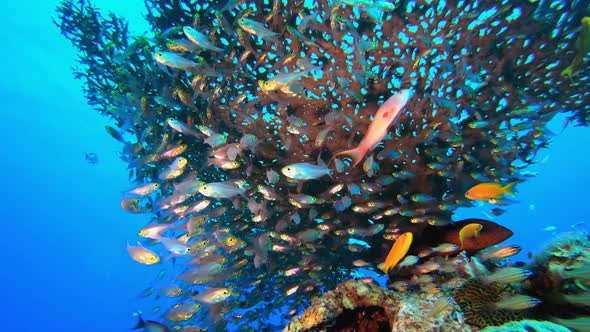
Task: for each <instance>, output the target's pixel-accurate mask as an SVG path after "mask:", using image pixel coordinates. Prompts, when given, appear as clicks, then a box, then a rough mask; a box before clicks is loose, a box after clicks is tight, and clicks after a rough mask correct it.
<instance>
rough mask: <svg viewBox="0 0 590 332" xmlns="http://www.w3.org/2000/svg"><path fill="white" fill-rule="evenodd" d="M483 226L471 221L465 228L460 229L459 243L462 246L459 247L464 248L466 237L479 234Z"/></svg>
mask: <svg viewBox="0 0 590 332" xmlns="http://www.w3.org/2000/svg"><path fill="white" fill-rule="evenodd" d="M482 228H483V226H482V225H481V224H478V223H471V224H467V225H465V226H463V228H461V230H460V231H459V243H460V244H461V247H460V248H459V249H463V242H464V241H465V239H470V238H474V237H477V236H479V232H480V231H481V229H482Z"/></svg>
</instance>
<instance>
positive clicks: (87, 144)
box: [0, 0, 590, 332]
mask: <svg viewBox="0 0 590 332" xmlns="http://www.w3.org/2000/svg"><path fill="white" fill-rule="evenodd" d="M122 3H123V1H113V0H108V1H107V0H96V1H95V4H96V5H97V6H98V7H100V8H105V9H110V10H112V11H114V12H116V13H117V14H120V15H122V16H125V17H127V18H129V19H130V20H131V30H132V31H133V32H142V29H144V28H145V23H144V22H143V20H142V18H141V13H142V12H143V10H144V7H143V3H142V1H140V0H129V1H125V5H124V7H123V5H122ZM54 6H55V3H52V1H41V0H36V1H27V2H22V1H21V2H14V1H11V2H7V1H3V2H2V5H1V6H0V25H1V28H0V40H1V41H2V49H3V51H2V52H0V103H1V107H0V112H1V115H2V116H1V117H0V133H1V134H0V137H1V138H2V139H1V140H0V142H1V143H0V144H1V147H2V149H1V150H0V151H1V156H2V163H1V164H0V174H1V175H0V178H1V181H0V191H1V195H2V203H1V204H0V216H1V219H2V223H1V225H2V228H1V238H0V249H1V252H2V260H3V263H4V264H3V268H2V269H1V270H0V294H1V296H2V310H1V314H0V331H7V332H21V331H22V332H24V331H44V332H54V331H55V332H57V331H62V332H63V331H87V332H94V331H101V332H105V331H126V330H128V329H129V327H131V326H132V325H133V324H134V318H133V317H132V312H133V311H134V310H136V309H137V307H136V302H135V301H134V299H133V298H134V297H136V296H137V294H138V293H139V292H141V290H143V289H144V288H145V287H147V286H148V285H149V283H150V281H151V280H152V279H153V278H154V277H155V275H156V274H157V273H158V268H154V269H150V268H146V266H143V265H139V264H137V263H135V262H133V261H132V260H131V259H130V258H129V257H128V256H127V253H126V251H125V243H126V241H127V240H134V239H135V238H136V232H137V230H138V229H139V228H140V227H141V226H143V225H144V222H145V221H146V219H145V218H147V217H146V216H136V215H131V214H129V213H126V212H124V211H123V210H121V208H120V206H119V201H120V199H121V191H124V190H126V189H128V188H129V187H130V185H129V184H128V182H127V169H126V165H125V164H124V163H123V162H122V161H120V160H119V159H118V157H117V151H119V149H120V148H121V146H120V144H119V143H118V142H116V141H114V140H113V139H112V138H111V137H110V136H108V134H107V133H106V132H105V131H104V128H103V127H104V125H105V124H107V122H106V121H105V119H103V118H102V117H101V116H100V115H99V114H98V113H97V112H95V111H93V110H92V109H91V107H89V106H88V105H86V102H85V99H84V98H83V95H82V90H81V86H80V84H81V83H80V81H76V80H74V79H73V77H72V73H71V70H70V68H71V67H72V66H74V65H75V61H74V59H75V51H74V49H73V48H72V47H71V45H70V44H69V42H68V41H67V40H66V39H65V38H63V37H62V36H60V35H59V31H58V29H57V28H56V27H55V26H54V25H53V24H52V22H51V17H50V15H53V11H54ZM31 8H32V9H31ZM561 122H562V121H561V120H559V119H558V120H556V121H555V122H554V123H552V128H553V129H554V131H555V132H557V133H559V132H560V131H561ZM588 145H590V131H589V129H588V128H574V127H569V128H567V129H566V130H565V132H563V133H562V134H559V135H557V136H556V137H555V138H554V139H553V142H552V144H551V149H549V150H545V151H543V153H542V156H541V157H540V158H539V160H541V159H543V157H544V156H548V157H549V158H548V159H547V161H546V162H545V163H540V164H538V165H535V166H534V167H533V168H532V170H535V171H538V172H539V176H538V177H536V178H532V179H531V180H529V181H528V182H526V183H523V184H520V185H519V186H518V191H519V194H518V197H517V199H518V200H519V201H520V203H518V204H515V205H512V206H509V207H508V212H507V213H506V214H505V215H502V216H500V217H497V219H496V220H497V221H498V222H500V223H501V224H503V225H505V226H508V227H509V228H511V229H512V230H513V231H514V233H515V235H514V237H512V238H511V239H509V240H508V242H509V243H514V244H519V245H521V246H523V247H524V250H523V253H526V252H528V251H536V250H538V249H539V248H541V247H542V245H543V244H544V243H546V242H547V241H548V240H549V239H550V238H551V236H552V233H551V232H547V231H543V228H545V227H547V226H555V227H557V231H569V230H572V227H570V225H572V224H575V223H578V222H582V221H585V222H586V224H584V225H582V226H580V227H581V228H582V229H586V230H587V229H588V226H589V225H590V220H589V219H588V217H587V216H588V215H589V214H590V204H588V184H590V175H589V173H588V171H587V168H588V165H590V156H588V151H589V149H588ZM84 152H95V153H97V154H98V157H99V163H98V164H97V165H91V164H88V163H87V162H86V161H85V160H84ZM487 210H489V208H487V209H486V207H481V208H473V209H469V210H462V211H460V214H461V216H471V217H479V218H481V217H484V215H483V214H482V211H487ZM521 258H526V257H525V255H524V254H521Z"/></svg>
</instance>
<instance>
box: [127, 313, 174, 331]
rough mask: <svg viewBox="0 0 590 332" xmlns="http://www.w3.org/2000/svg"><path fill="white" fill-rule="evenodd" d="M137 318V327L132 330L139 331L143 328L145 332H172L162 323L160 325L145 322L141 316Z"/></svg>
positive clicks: (150, 321) (153, 322) (151, 321)
mask: <svg viewBox="0 0 590 332" xmlns="http://www.w3.org/2000/svg"><path fill="white" fill-rule="evenodd" d="M137 318H138V321H137V325H135V327H134V328H132V330H139V329H141V328H143V331H144V332H171V331H170V329H169V328H168V327H167V326H166V325H164V324H162V323H158V322H156V321H153V320H143V318H141V315H138V316H137Z"/></svg>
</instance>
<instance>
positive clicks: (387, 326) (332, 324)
mask: <svg viewBox="0 0 590 332" xmlns="http://www.w3.org/2000/svg"><path fill="white" fill-rule="evenodd" d="M367 280H368V279H363V280H349V281H346V282H344V283H342V284H340V285H339V286H338V287H336V289H334V290H333V291H329V292H327V293H326V294H325V295H324V296H322V297H320V298H317V299H315V300H314V301H312V304H311V306H310V307H309V308H308V309H307V310H305V312H304V313H303V314H302V315H301V317H298V318H295V319H293V320H292V321H291V322H290V323H289V324H288V325H287V327H286V328H285V329H284V331H285V332H295V331H325V330H328V331H371V332H373V331H375V332H377V331H413V332H433V331H439V332H444V331H449V332H450V331H464V332H468V331H471V327H470V326H468V325H465V324H463V323H462V319H461V314H460V313H459V312H456V311H455V310H454V306H451V305H440V304H441V303H448V302H446V301H445V298H447V296H446V295H444V294H416V293H413V294H410V293H406V294H400V293H396V292H393V291H388V290H386V289H384V288H381V287H380V286H379V285H377V284H376V283H375V282H373V281H372V280H371V281H367ZM449 317H452V318H457V319H451V318H449Z"/></svg>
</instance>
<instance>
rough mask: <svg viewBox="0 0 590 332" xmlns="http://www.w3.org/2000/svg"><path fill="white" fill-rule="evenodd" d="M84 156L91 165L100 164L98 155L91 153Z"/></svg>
mask: <svg viewBox="0 0 590 332" xmlns="http://www.w3.org/2000/svg"><path fill="white" fill-rule="evenodd" d="M84 155H85V156H84V159H86V161H87V162H88V163H89V164H92V165H96V164H97V163H98V155H97V154H96V153H94V152H90V153H84Z"/></svg>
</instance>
